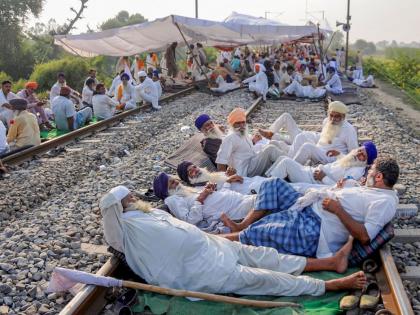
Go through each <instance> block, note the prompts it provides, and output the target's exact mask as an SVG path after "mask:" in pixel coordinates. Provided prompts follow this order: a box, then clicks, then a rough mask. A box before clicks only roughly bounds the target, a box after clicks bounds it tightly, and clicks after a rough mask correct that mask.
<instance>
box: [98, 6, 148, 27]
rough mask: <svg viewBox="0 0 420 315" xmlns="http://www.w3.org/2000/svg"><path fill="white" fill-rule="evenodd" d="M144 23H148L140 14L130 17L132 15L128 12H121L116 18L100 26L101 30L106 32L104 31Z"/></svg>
mask: <svg viewBox="0 0 420 315" xmlns="http://www.w3.org/2000/svg"><path fill="white" fill-rule="evenodd" d="M143 22H147V19H146V18H145V17H144V16H143V15H141V14H140V13H136V14H132V15H130V13H128V12H127V11H120V12H118V14H117V15H116V16H115V17H113V18H111V19H108V20H106V21H105V22H103V23H102V24H101V25H100V26H99V28H100V29H101V30H102V31H104V30H109V29H111V28H117V27H122V26H127V25H133V24H139V23H143Z"/></svg>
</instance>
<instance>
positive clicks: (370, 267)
mask: <svg viewBox="0 0 420 315" xmlns="http://www.w3.org/2000/svg"><path fill="white" fill-rule="evenodd" d="M362 270H363V271H364V272H365V273H375V272H376V271H377V270H378V264H377V263H376V261H374V260H373V259H366V260H365V261H364V262H363V265H362Z"/></svg>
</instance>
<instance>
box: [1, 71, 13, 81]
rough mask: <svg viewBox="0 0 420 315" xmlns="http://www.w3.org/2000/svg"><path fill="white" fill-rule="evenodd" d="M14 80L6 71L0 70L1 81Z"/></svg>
mask: <svg viewBox="0 0 420 315" xmlns="http://www.w3.org/2000/svg"><path fill="white" fill-rule="evenodd" d="M6 80H8V81H12V77H11V76H10V75H8V74H7V73H6V72H3V71H1V72H0V83H1V82H3V81H6Z"/></svg>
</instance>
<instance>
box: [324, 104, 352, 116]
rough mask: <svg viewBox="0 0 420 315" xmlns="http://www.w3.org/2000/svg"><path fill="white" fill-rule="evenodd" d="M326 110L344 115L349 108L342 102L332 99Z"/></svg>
mask: <svg viewBox="0 0 420 315" xmlns="http://www.w3.org/2000/svg"><path fill="white" fill-rule="evenodd" d="M328 111H329V112H336V113H340V114H344V115H345V114H347V113H348V112H349V109H348V108H347V106H346V105H345V104H344V103H343V102H340V101H334V102H331V103H330V105H328Z"/></svg>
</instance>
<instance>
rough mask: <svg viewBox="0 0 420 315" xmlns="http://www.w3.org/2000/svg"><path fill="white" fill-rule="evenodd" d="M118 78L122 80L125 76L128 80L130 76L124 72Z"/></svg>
mask: <svg viewBox="0 0 420 315" xmlns="http://www.w3.org/2000/svg"><path fill="white" fill-rule="evenodd" d="M120 78H121V80H123V79H124V78H126V79H127V80H130V76H129V75H128V74H127V73H125V72H124V73H123V74H121V76H120Z"/></svg>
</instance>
